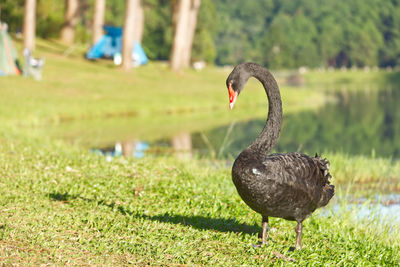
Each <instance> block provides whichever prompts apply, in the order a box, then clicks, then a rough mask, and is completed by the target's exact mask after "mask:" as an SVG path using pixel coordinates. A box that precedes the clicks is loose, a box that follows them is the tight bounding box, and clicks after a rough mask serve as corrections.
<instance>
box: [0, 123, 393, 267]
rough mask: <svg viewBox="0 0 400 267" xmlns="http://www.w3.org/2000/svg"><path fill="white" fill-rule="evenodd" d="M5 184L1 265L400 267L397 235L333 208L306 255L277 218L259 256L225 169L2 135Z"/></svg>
mask: <svg viewBox="0 0 400 267" xmlns="http://www.w3.org/2000/svg"><path fill="white" fill-rule="evenodd" d="M340 166H341V165H339V166H338V167H337V168H336V169H335V170H333V175H336V172H339V171H341V168H342V167H340ZM0 176H1V177H2V179H1V182H0V206H1V212H0V259H1V260H0V262H4V263H6V264H23V265H24V264H32V265H37V264H43V263H50V264H51V263H57V264H151V265H154V264H160V265H170V264H183V263H184V264H203V265H211V264H223V265H226V264H228V265H242V264H244V265H255V264H256V265H258V264H266V265H269V264H273V263H280V264H285V265H286V264H294V265H308V264H311V265H312V264H319V263H325V264H334V265H335V264H338V263H339V264H340V263H341V264H345V265H346V264H351V265H365V264H372V265H379V264H383V265H385V264H388V265H393V264H396V263H398V262H399V261H400V258H399V255H400V251H399V240H400V238H399V237H400V236H399V235H398V233H397V232H396V231H394V230H390V228H388V227H386V226H384V227H383V226H382V225H380V224H378V223H377V222H375V221H373V220H370V221H368V222H367V224H366V223H365V221H364V222H363V221H357V220H356V219H355V214H356V213H355V212H354V211H351V210H350V211H346V210H344V211H343V210H342V211H341V213H335V210H334V209H333V210H332V212H331V213H330V212H329V210H330V208H331V207H332V208H333V204H334V202H332V204H331V205H330V206H328V207H327V208H324V209H321V210H320V211H318V212H317V213H316V214H315V215H314V216H313V217H311V218H309V219H307V220H306V221H305V224H304V239H303V244H304V248H303V249H302V250H300V251H294V252H290V251H289V249H290V247H291V246H293V245H294V242H295V232H294V226H295V224H294V223H293V222H288V221H284V220H281V219H271V228H272V230H271V233H270V238H269V245H268V246H267V247H265V248H261V249H255V248H253V246H252V244H255V243H257V242H258V237H257V236H258V232H259V231H260V216H259V215H258V214H256V213H254V212H253V211H251V210H250V209H249V208H248V207H247V206H246V205H245V204H244V203H243V202H242V201H241V200H240V197H239V196H238V194H237V193H236V190H235V188H234V185H233V183H232V182H231V178H230V170H229V168H226V167H225V166H224V165H223V164H221V165H219V164H218V163H214V164H208V162H207V161H201V160H192V161H180V160H177V159H175V158H174V157H168V158H164V157H158V158H152V157H148V158H145V159H142V160H133V159H128V158H122V157H121V158H114V159H113V160H112V161H111V162H107V161H106V160H105V158H104V157H102V156H96V155H93V154H89V153H87V152H85V151H82V150H80V149H78V148H76V147H67V146H65V145H64V144H63V143H54V142H53V141H46V140H38V139H34V138H27V137H26V136H25V135H24V134H21V133H18V131H15V130H13V129H7V131H2V132H1V134H0ZM341 196H342V193H341V191H340V190H339V191H338V195H337V198H338V199H340V198H341ZM321 214H325V215H321ZM351 214H353V215H351Z"/></svg>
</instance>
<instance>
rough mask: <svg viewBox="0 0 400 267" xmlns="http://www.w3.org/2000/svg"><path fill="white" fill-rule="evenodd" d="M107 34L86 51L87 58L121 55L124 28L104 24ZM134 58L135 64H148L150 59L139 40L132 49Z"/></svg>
mask: <svg viewBox="0 0 400 267" xmlns="http://www.w3.org/2000/svg"><path fill="white" fill-rule="evenodd" d="M103 29H104V30H105V31H106V34H105V35H104V36H103V37H102V38H101V39H100V40H99V41H98V42H97V43H95V44H94V45H93V46H92V47H91V48H90V50H89V52H87V53H86V58H87V59H96V58H101V57H105V58H115V57H120V56H121V51H122V28H121V27H112V26H104V27H103ZM132 60H133V61H134V65H136V66H138V65H143V64H146V63H147V62H148V61H149V60H148V58H147V56H146V53H145V52H144V50H143V48H142V46H141V45H140V43H139V42H137V41H135V43H134V45H133V51H132Z"/></svg>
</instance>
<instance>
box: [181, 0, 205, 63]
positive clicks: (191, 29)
mask: <svg viewBox="0 0 400 267" xmlns="http://www.w3.org/2000/svg"><path fill="white" fill-rule="evenodd" d="M200 3H201V0H191V5H190V10H189V23H188V29H187V30H188V33H187V40H186V47H185V49H184V50H183V57H182V67H184V68H187V67H189V65H190V59H191V55H192V47H193V38H194V34H195V32H196V25H197V14H198V11H199V7H200Z"/></svg>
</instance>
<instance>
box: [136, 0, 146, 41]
mask: <svg viewBox="0 0 400 267" xmlns="http://www.w3.org/2000/svg"><path fill="white" fill-rule="evenodd" d="M143 26H144V9H143V5H142V3H141V1H139V3H138V6H137V9H136V14H135V33H134V35H135V36H134V40H135V41H138V42H139V43H141V42H142V37H143Z"/></svg>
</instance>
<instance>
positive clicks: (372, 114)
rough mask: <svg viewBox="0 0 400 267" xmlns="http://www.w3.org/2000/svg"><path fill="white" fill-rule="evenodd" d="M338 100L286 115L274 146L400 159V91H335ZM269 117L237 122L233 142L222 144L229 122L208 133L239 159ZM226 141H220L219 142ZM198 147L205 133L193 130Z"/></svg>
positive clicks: (203, 146)
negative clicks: (315, 109)
mask: <svg viewBox="0 0 400 267" xmlns="http://www.w3.org/2000/svg"><path fill="white" fill-rule="evenodd" d="M336 98H337V102H335V103H329V104H327V105H326V106H325V107H323V108H321V109H320V110H318V111H317V112H311V111H307V112H300V113H297V114H290V115H287V116H285V117H284V121H283V128H282V131H281V136H280V138H279V141H278V144H277V145H276V146H275V148H274V149H275V150H276V151H279V152H289V151H301V152H305V153H311V154H314V153H315V152H326V151H329V152H345V153H347V154H353V155H367V156H380V157H391V158H399V157H400V110H399V105H398V103H399V102H400V90H391V89H390V88H389V89H387V90H382V91H373V92H370V91H362V92H355V93H348V92H338V93H336ZM264 124H265V120H259V119H258V120H249V121H246V122H241V123H237V124H236V125H235V127H234V129H233V131H232V132H233V133H232V134H231V136H230V138H229V142H224V141H223V140H224V139H225V137H226V135H227V133H228V132H229V127H230V126H229V125H228V126H224V127H218V128H215V129H213V130H211V131H208V132H205V133H204V134H205V135H206V136H207V138H208V140H210V143H211V146H212V147H213V148H214V149H216V150H218V151H222V152H221V153H220V155H221V156H222V157H223V158H235V157H236V156H237V155H238V153H240V151H241V150H243V148H244V147H246V146H247V145H249V144H250V143H251V142H252V141H253V140H254V139H255V138H256V136H257V135H258V134H259V132H260V131H261V129H262V128H263V126H264ZM221 144H222V145H221ZM193 146H194V149H197V150H199V151H207V147H209V145H208V144H206V143H205V142H204V141H203V138H201V133H194V134H193Z"/></svg>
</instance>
